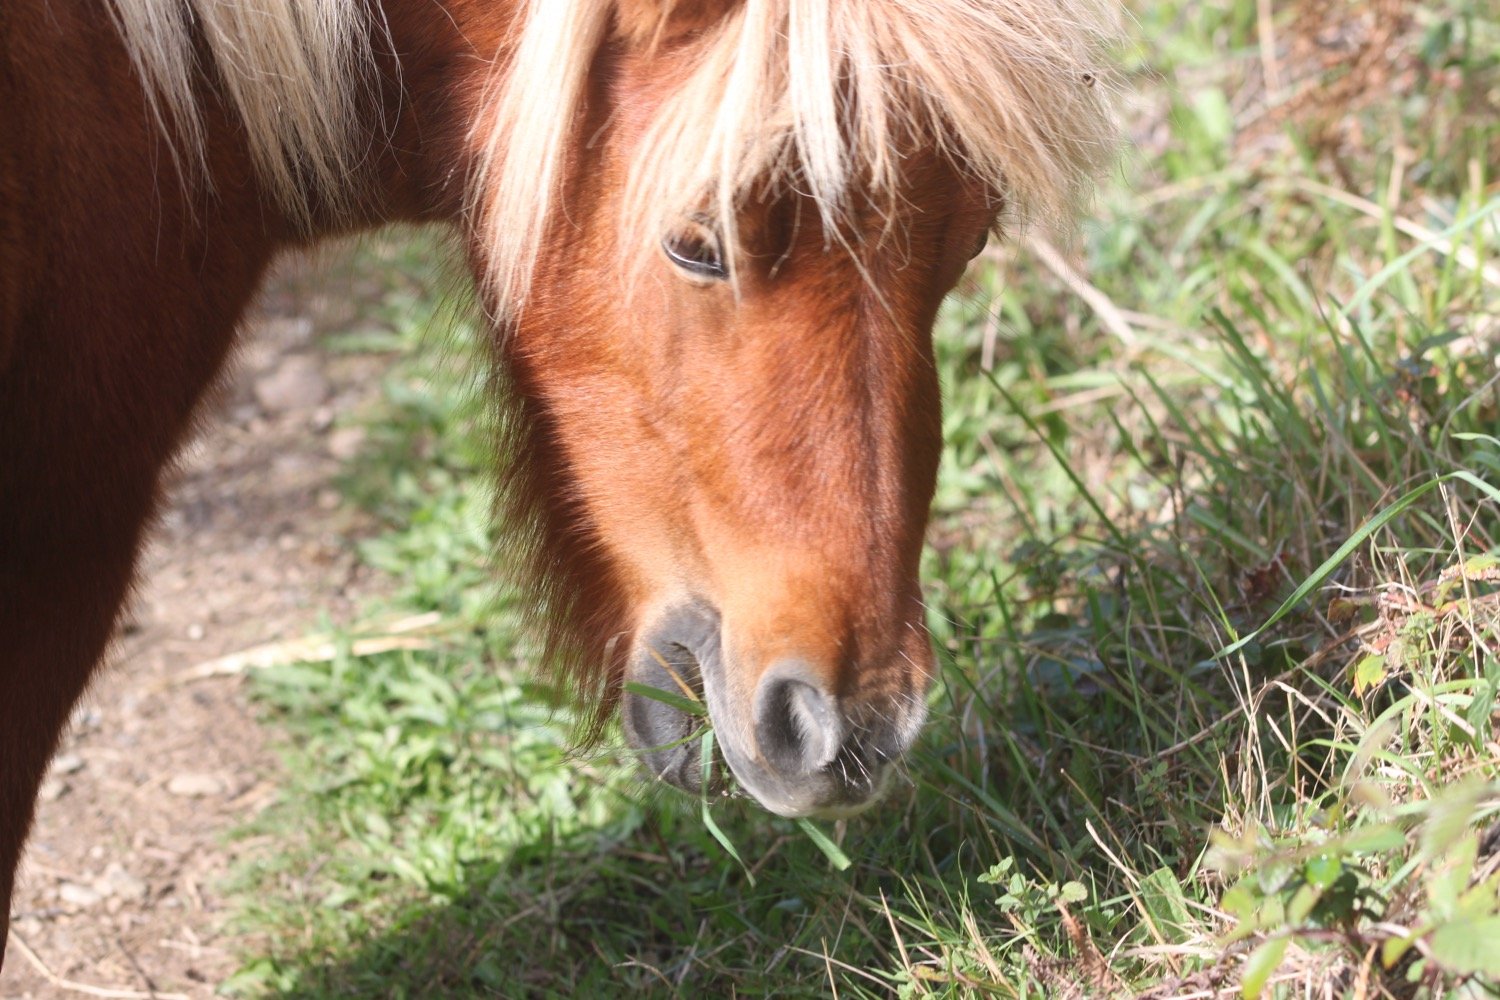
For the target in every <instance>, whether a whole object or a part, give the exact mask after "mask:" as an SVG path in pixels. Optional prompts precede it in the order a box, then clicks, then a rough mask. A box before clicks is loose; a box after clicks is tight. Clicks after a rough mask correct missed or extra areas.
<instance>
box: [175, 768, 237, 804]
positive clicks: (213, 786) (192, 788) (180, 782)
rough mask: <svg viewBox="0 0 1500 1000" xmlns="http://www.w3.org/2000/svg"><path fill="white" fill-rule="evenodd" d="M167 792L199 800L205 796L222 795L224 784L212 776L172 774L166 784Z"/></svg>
mask: <svg viewBox="0 0 1500 1000" xmlns="http://www.w3.org/2000/svg"><path fill="white" fill-rule="evenodd" d="M167 792H168V793H170V794H172V795H178V796H181V797H182V798H185V799H200V798H203V797H204V796H207V795H222V794H223V793H224V782H222V781H220V780H219V779H218V778H216V777H215V776H214V775H212V774H193V773H186V774H174V775H173V776H172V780H171V781H169V782H167Z"/></svg>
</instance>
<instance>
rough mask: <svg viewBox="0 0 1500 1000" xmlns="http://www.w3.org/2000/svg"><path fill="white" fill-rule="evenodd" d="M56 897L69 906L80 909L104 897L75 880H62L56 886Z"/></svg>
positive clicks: (92, 904)
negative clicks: (60, 883)
mask: <svg viewBox="0 0 1500 1000" xmlns="http://www.w3.org/2000/svg"><path fill="white" fill-rule="evenodd" d="M57 898H58V899H60V900H62V901H63V902H64V903H66V904H67V905H69V906H77V907H79V908H80V909H82V908H84V907H89V906H94V905H95V904H97V903H98V902H99V900H101V899H103V898H104V897H103V896H101V895H99V893H97V892H95V891H94V890H93V889H91V888H89V887H88V886H86V885H79V884H78V883H77V882H64V883H63V884H62V885H60V886H58V888H57Z"/></svg>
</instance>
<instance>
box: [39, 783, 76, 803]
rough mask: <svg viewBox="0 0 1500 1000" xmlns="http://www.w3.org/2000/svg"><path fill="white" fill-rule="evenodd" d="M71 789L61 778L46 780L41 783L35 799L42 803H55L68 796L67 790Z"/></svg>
mask: <svg viewBox="0 0 1500 1000" xmlns="http://www.w3.org/2000/svg"><path fill="white" fill-rule="evenodd" d="M72 787H73V786H72V785H69V784H68V783H67V782H66V781H64V780H62V779H61V778H48V779H47V780H46V781H43V782H42V787H41V788H38V789H37V792H36V797H37V798H39V799H41V800H42V801H43V802H56V801H57V800H58V799H60V798H62V797H63V796H64V795H66V794H68V791H69V789H71V788H72Z"/></svg>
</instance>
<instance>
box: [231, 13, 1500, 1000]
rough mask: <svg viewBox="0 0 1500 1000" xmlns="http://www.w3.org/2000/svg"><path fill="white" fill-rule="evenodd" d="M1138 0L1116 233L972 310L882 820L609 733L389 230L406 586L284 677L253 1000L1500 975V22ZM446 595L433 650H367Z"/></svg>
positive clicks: (367, 493)
mask: <svg viewBox="0 0 1500 1000" xmlns="http://www.w3.org/2000/svg"><path fill="white" fill-rule="evenodd" d="M1135 16H1136V19H1137V24H1136V32H1135V35H1136V43H1135V48H1134V49H1133V50H1132V51H1131V52H1128V53H1125V54H1124V58H1125V60H1126V62H1127V67H1128V69H1129V71H1130V73H1131V78H1132V81H1133V82H1132V92H1133V94H1134V95H1135V97H1134V100H1133V105H1132V107H1131V109H1130V126H1131V134H1132V136H1133V140H1134V142H1133V151H1132V153H1131V155H1130V156H1129V157H1128V158H1127V159H1126V161H1125V162H1124V164H1123V165H1122V167H1121V168H1120V170H1119V172H1118V176H1117V177H1116V178H1115V179H1114V180H1113V181H1112V183H1111V184H1110V185H1109V186H1108V187H1107V188H1106V190H1104V191H1103V192H1102V193H1101V197H1100V211H1099V217H1098V220H1097V221H1096V222H1094V223H1091V224H1090V225H1089V226H1087V227H1086V229H1085V231H1084V233H1083V235H1082V237H1081V238H1080V240H1079V242H1078V244H1077V245H1076V246H1062V247H1059V246H1054V245H1052V244H1050V243H1049V242H1047V237H1046V236H1045V235H1044V234H1041V233H1039V232H1024V233H1018V234H1015V238H1014V239H1013V240H1012V241H1011V243H1010V245H1009V246H1007V247H1006V248H1005V249H1004V251H1003V252H999V253H995V254H992V255H991V256H989V257H987V258H985V259H984V260H983V261H982V262H981V264H980V265H978V266H977V267H976V268H975V269H974V270H973V271H972V272H971V273H970V275H969V276H968V277H967V278H966V279H965V283H964V285H963V287H962V288H961V290H960V294H959V295H957V296H955V297H954V298H953V299H952V300H951V301H950V303H949V305H948V306H947V308H946V309H945V312H944V314H943V316H942V317H941V319H940V327H939V340H938V351H939V363H940V367H941V370H942V375H943V380H944V385H945V391H946V397H947V406H946V416H945V432H946V442H947V452H946V455H945V461H944V465H943V471H942V474H941V480H940V483H939V489H938V494H937V499H936V503H935V507H934V519H933V525H932V530H931V535H930V545H929V548H928V552H927V554H926V566H925V578H926V579H927V581H928V583H929V589H928V595H927V596H928V603H929V609H930V614H929V621H930V623H931V626H932V630H933V633H934V636H935V639H936V641H937V643H938V646H939V651H940V656H941V659H942V661H943V676H942V678H941V682H940V684H939V686H938V688H937V690H936V691H935V692H934V694H933V702H932V704H933V721H932V723H931V724H930V727H929V731H928V734H927V736H926V737H925V739H924V741H923V742H922V744H921V746H920V747H919V748H918V750H917V751H916V752H915V753H914V754H913V755H912V757H911V759H910V761H909V765H908V768H907V777H908V779H909V780H908V782H907V783H906V784H905V786H904V787H902V788H901V789H898V791H897V792H896V793H894V794H893V795H892V796H891V797H890V799H889V801H887V802H886V803H884V804H883V805H881V806H880V807H878V808H877V809H875V810H873V811H872V812H871V813H870V814H867V815H865V816H862V817H859V818H857V819H855V820H852V821H850V822H848V824H847V825H845V824H839V825H837V826H835V827H830V828H827V829H822V828H812V829H811V831H809V830H808V829H804V828H800V827H798V826H797V825H794V824H791V823H788V822H786V821H782V820H778V819H775V818H771V817H767V816H765V815H763V814H761V813H759V812H757V811H756V810H754V809H753V808H750V807H748V806H746V805H745V804H743V803H741V802H739V801H734V800H729V801H723V802H712V801H704V802H683V801H679V800H678V799H677V797H675V796H671V795H666V794H663V793H660V792H658V791H656V790H654V789H651V788H648V787H644V786H643V785H641V784H640V782H639V781H638V779H637V778H636V777H635V776H634V774H633V773H632V771H631V762H630V761H629V759H628V756H627V755H624V754H621V753H619V752H617V751H614V750H611V749H610V746H611V744H609V743H608V742H606V747H605V749H603V750H601V751H590V752H589V753H588V754H587V755H584V754H581V753H579V752H578V751H576V750H575V749H574V747H573V745H572V744H571V742H570V738H569V731H570V720H569V719H568V717H567V715H566V712H565V711H564V710H561V709H557V708H555V707H554V706H553V703H552V701H551V700H549V696H548V693H547V692H545V691H538V690H535V689H534V688H533V687H532V683H531V681H529V680H528V675H527V673H526V670H525V667H526V664H527V661H528V658H529V655H530V654H529V652H528V650H527V649H526V648H525V646H524V645H523V644H521V643H519V642H518V640H517V639H516V638H515V636H514V629H513V622H514V620H515V619H514V618H513V617H512V616H511V614H510V612H509V610H508V608H507V604H506V601H507V600H513V598H502V597H496V596H494V595H493V594H492V592H491V591H490V590H489V588H488V584H487V580H488V573H487V565H488V559H489V553H490V552H491V551H492V542H493V539H492V538H491V537H490V536H489V534H488V528H487V524H488V520H487V513H488V510H489V503H490V499H489V496H488V492H487V491H488V485H487V484H488V479H487V478H486V474H485V472H484V459H483V456H484V455H485V454H486V449H487V442H486V439H485V433H484V420H483V419H482V413H483V410H482V406H480V404H479V403H477V402H476V399H477V389H478V387H477V386H475V385H474V384H473V382H474V379H475V378H476V377H478V376H476V374H475V372H476V370H481V369H482V366H481V369H476V365H477V364H478V362H477V361H476V360H475V356H476V355H477V353H478V351H477V348H475V347H474V345H473V343H472V341H473V339H474V337H475V334H474V333H473V331H471V330H469V329H468V328H467V327H466V326H465V325H464V324H463V323H462V322H453V323H443V322H438V321H436V320H433V319H432V318H430V316H429V315H428V313H430V312H431V310H432V309H433V308H435V307H434V306H433V305H432V303H434V302H436V301H439V300H441V299H442V296H441V295H440V294H438V291H439V289H440V288H441V287H442V284H441V282H439V281H438V280H437V279H435V278H433V277H432V276H431V273H430V272H429V271H428V270H427V269H426V265H424V264H421V263H419V258H422V257H423V256H424V255H422V254H420V253H413V254H410V255H406V256H403V255H402V254H401V253H400V252H399V250H393V249H391V247H389V246H387V247H386V248H385V249H384V250H381V248H375V250H372V251H371V252H370V253H368V254H367V255H366V256H367V258H368V259H367V260H366V261H365V262H364V263H363V264H362V265H361V267H368V268H369V269H370V270H371V271H372V272H373V273H377V274H381V273H394V274H398V275H400V278H399V280H397V279H392V280H393V282H394V285H395V286H396V287H397V288H399V289H402V290H401V291H399V292H394V291H393V292H391V293H390V294H389V295H388V296H387V297H386V306H385V308H386V309H387V310H388V313H389V320H390V322H389V325H390V328H391V333H390V336H389V342H388V343H382V344H377V345H371V344H348V345H346V346H349V347H351V348H358V349H369V348H371V347H372V346H374V347H381V348H387V349H390V350H391V351H392V353H393V357H394V358H395V359H396V360H394V361H393V369H392V376H391V381H390V384H389V386H388V388H387V391H386V394H385V402H384V404H383V406H382V407H381V409H380V410H379V412H375V413H371V414H369V415H367V416H366V417H365V418H364V419H365V420H367V421H368V423H369V425H370V427H371V428H372V431H371V433H372V435H373V436H374V441H375V444H374V445H373V446H372V447H371V448H370V449H368V450H367V452H366V454H365V455H364V456H362V457H361V458H360V459H358V460H356V462H355V463H354V464H353V466H352V467H351V469H350V471H349V474H348V475H349V484H350V487H349V492H350V493H351V495H354V496H356V497H360V498H362V499H363V501H364V502H365V503H366V504H367V505H369V506H372V507H373V508H374V509H375V510H377V511H378V512H380V513H381V514H383V515H385V516H386V518H387V519H388V523H389V525H390V527H389V529H388V530H387V531H386V532H385V533H384V534H383V535H381V536H380V537H378V538H374V539H371V540H369V541H368V542H367V543H366V545H365V549H364V553H365V556H366V558H367V559H368V560H369V561H370V562H371V563H372V564H374V565H377V566H379V567H381V568H383V569H386V570H389V571H390V573H391V576H392V579H393V581H394V587H395V588H396V593H395V596H394V597H393V598H392V600H391V601H390V602H389V603H388V604H387V606H385V607H381V608H375V607H372V608H371V610H370V618H369V621H368V622H365V623H360V624H358V625H356V626H354V627H353V628H352V629H351V635H350V637H349V648H350V652H349V654H348V655H346V656H343V657H341V658H339V659H337V660H335V661H334V662H333V663H331V664H323V665H295V666H288V667H285V668H278V669H276V670H271V671H266V672H264V673H262V674H261V675H260V676H259V677H258V678H257V680H256V690H257V693H258V695H259V697H260V698H261V699H262V701H263V703H264V705H265V706H266V713H267V719H268V724H269V725H272V726H274V727H278V728H280V729H281V730H282V731H284V732H286V733H287V734H288V746H289V751H288V752H289V754H290V755H291V759H292V760H293V761H294V763H295V766H294V767H293V768H292V769H291V773H292V774H293V779H292V781H293V786H294V787H292V788H290V789H289V790H288V795H287V799H286V803H285V804H284V805H283V806H281V807H279V808H278V809H276V810H273V811H272V812H271V813H270V814H269V815H268V816H267V817H266V818H264V819H263V820H262V821H261V827H262V828H263V829H264V830H267V831H270V832H274V833H276V835H277V838H278V841H279V848H278V851H277V852H274V853H272V854H270V855H269V856H267V857H264V858H262V859H261V860H260V862H259V863H258V867H257V868H256V869H255V870H253V871H247V872H246V873H245V875H244V876H243V880H244V884H245V886H246V894H245V897H244V898H245V904H244V917H243V922H244V924H245V926H246V927H247V929H248V930H249V932H250V936H249V937H248V938H247V940H248V941H250V942H253V943H252V945H251V947H252V948H253V949H254V951H252V952H247V958H246V963H245V968H244V970H243V971H242V972H241V974H240V975H239V976H238V977H236V979H235V980H234V982H233V983H232V984H231V985H232V988H234V989H236V990H238V991H240V992H242V993H245V994H248V995H255V996H309V997H311V996H319V997H333V996H353V995H359V996H364V995H381V996H387V995H390V996H399V995H409V996H416V995H422V996H431V995H499V996H519V995H528V996H529V995H536V996H606V995H622V994H623V993H624V992H634V993H641V994H647V995H674V994H676V993H680V992H682V993H685V992H692V991H698V992H703V993H705V994H708V995H725V996H729V995H757V996H758V995H777V996H797V995H816V996H822V995H837V996H840V997H876V996H881V997H883V996H890V995H896V996H902V997H916V996H929V995H935V996H1018V997H1019V996H1059V997H1095V996H1121V997H1127V996H1140V997H1174V996H1182V997H1188V996H1192V997H1216V996H1320V997H1321V996H1362V997H1378V996H1399V997H1407V996H1464V997H1472V996H1485V995H1494V993H1495V992H1497V991H1500V738H1497V731H1496V719H1497V716H1496V707H1497V694H1500V547H1497V546H1500V518H1497V517H1496V512H1497V502H1500V388H1497V386H1500V367H1497V360H1500V254H1497V253H1496V250H1495V247H1496V245H1497V243H1500V182H1497V180H1496V179H1495V177H1494V176H1493V175H1492V173H1491V171H1492V165H1493V164H1495V163H1500V114H1497V111H1496V109H1497V108H1500V12H1497V11H1496V10H1495V9H1493V5H1492V4H1488V3H1485V2H1482V0H1439V2H1436V3H1430V4H1423V5H1416V4H1411V3H1402V2H1398V0H1371V2H1367V3H1333V2H1326V0H1284V2H1280V3H1276V2H1259V3H1255V2H1251V0H1215V2H1211V3H1196V4H1187V3H1181V2H1164V3H1158V4H1141V5H1139V6H1138V7H1137V9H1136V10H1135ZM382 253H384V255H385V256H384V257H382ZM413 285H415V287H416V293H415V294H413V293H412V291H411V288H412V287H413ZM459 312H461V310H460V311H459ZM450 328H451V329H452V330H453V331H454V332H453V335H452V337H445V336H443V335H442V333H441V331H442V330H447V329H450ZM435 331H436V332H435ZM434 341H436V342H439V343H440V344H444V345H446V346H440V347H439V348H437V349H432V348H431V347H430V346H429V348H427V349H424V348H423V347H422V344H423V343H427V344H429V345H430V344H431V342H434ZM413 454H416V455H419V456H420V460H418V461H413V460H412V456H413ZM419 612H421V613H436V616H437V617H436V620H437V622H438V624H437V625H435V626H433V631H431V632H430V633H428V637H429V640H430V641H428V642H426V643H425V648H423V649H412V650H405V651H400V652H392V653H382V654H378V655H374V656H356V655H355V654H354V650H355V649H356V648H357V647H358V643H357V641H356V640H357V639H358V637H359V633H360V632H361V630H365V631H370V630H378V629H379V628H380V627H381V624H380V623H381V622H383V621H385V620H387V619H388V618H389V617H390V616H393V615H411V614H415V613H419ZM616 745H617V744H616ZM830 858H833V859H835V860H837V861H839V862H841V863H842V862H843V861H846V860H847V862H848V867H847V869H846V870H842V871H841V870H839V865H836V864H833V863H831V862H830Z"/></svg>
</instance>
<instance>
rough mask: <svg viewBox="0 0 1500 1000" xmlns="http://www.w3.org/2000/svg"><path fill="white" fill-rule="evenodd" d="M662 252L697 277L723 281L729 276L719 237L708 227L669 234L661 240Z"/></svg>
mask: <svg viewBox="0 0 1500 1000" xmlns="http://www.w3.org/2000/svg"><path fill="white" fill-rule="evenodd" d="M661 248H662V252H663V253H665V254H666V255H667V260H670V261H671V262H672V263H673V264H674V265H676V267H677V268H678V269H680V270H682V271H685V272H687V273H688V274H690V275H692V276H693V277H695V278H700V279H704V280H707V281H723V280H724V279H726V278H728V277H729V268H727V267H725V266H724V257H723V254H722V253H721V252H720V251H719V241H718V238H717V237H715V236H714V234H713V233H712V232H710V231H709V230H708V229H707V228H705V227H702V226H698V227H694V228H693V230H692V231H691V232H686V233H678V234H676V235H673V236H668V237H667V238H666V239H664V240H662V242H661Z"/></svg>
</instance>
